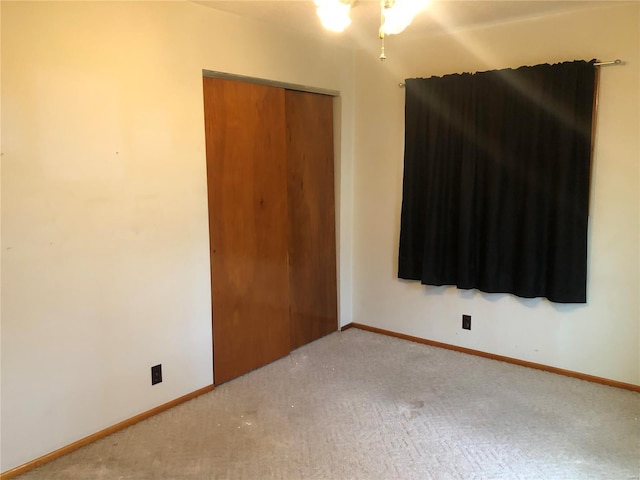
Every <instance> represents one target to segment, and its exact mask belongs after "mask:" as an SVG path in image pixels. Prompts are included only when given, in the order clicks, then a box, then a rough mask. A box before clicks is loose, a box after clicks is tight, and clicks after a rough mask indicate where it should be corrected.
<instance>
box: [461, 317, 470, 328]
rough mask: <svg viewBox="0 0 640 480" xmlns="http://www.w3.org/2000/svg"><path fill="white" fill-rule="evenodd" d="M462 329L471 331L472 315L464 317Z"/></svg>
mask: <svg viewBox="0 0 640 480" xmlns="http://www.w3.org/2000/svg"><path fill="white" fill-rule="evenodd" d="M462 328H464V329H465V330H471V315H462Z"/></svg>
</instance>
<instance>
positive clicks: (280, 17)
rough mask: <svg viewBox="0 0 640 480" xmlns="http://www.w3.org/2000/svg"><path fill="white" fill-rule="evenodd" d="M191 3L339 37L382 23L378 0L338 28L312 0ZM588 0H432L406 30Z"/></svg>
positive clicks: (447, 27) (361, 3)
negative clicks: (327, 25)
mask: <svg viewBox="0 0 640 480" xmlns="http://www.w3.org/2000/svg"><path fill="white" fill-rule="evenodd" d="M195 3H198V4H201V5H205V6H207V7H210V8H215V9H219V10H223V11H226V12H229V13H233V14H237V15H240V16H243V17H248V18H252V19H254V20H258V21H263V22H267V23H270V24H273V25H275V26H277V27H279V28H282V29H286V30H293V31H296V32H297V33H304V34H307V35H312V36H320V35H322V36H325V37H326V36H333V37H335V38H337V39H339V40H340V41H349V40H358V39H361V38H363V36H366V37H368V38H371V36H373V37H374V38H377V33H378V27H379V25H380V3H379V1H378V0H356V1H355V2H354V5H353V7H352V9H351V19H352V24H351V25H350V26H349V27H348V28H347V30H346V31H345V32H343V33H341V34H336V33H333V32H329V31H327V30H324V29H323V28H322V26H321V25H320V22H319V20H318V18H317V16H316V14H315V6H314V3H313V0H295V1H291V0H234V1H228V0H200V1H196V2H195ZM606 3H609V2H607V1H592V0H587V1H583V0H568V1H566V0H565V1H546V0H432V2H431V4H430V5H429V6H428V7H427V8H426V9H425V10H424V11H423V12H421V13H420V14H419V15H418V16H417V17H416V18H415V19H414V21H413V23H412V24H411V26H410V27H409V28H408V29H407V30H406V31H405V32H403V34H402V35H403V36H407V35H420V36H424V35H429V34H437V33H442V32H449V31H452V30H458V29H463V28H470V27H475V26H482V25H493V24H499V23H507V22H513V21H517V20H522V19H526V18H532V17H541V16H547V15H553V14H558V13H561V12H565V11H569V10H576V9H584V8H590V7H596V6H602V5H603V4H606Z"/></svg>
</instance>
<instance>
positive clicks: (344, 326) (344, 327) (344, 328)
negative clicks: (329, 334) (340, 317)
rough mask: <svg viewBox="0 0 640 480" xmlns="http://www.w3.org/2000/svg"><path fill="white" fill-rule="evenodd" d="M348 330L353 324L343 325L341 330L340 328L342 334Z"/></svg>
mask: <svg viewBox="0 0 640 480" xmlns="http://www.w3.org/2000/svg"><path fill="white" fill-rule="evenodd" d="M350 328H353V323H347V324H346V325H343V326H342V328H340V331H341V332H344V331H345V330H349V329H350Z"/></svg>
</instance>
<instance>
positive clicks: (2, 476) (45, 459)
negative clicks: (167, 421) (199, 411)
mask: <svg viewBox="0 0 640 480" xmlns="http://www.w3.org/2000/svg"><path fill="white" fill-rule="evenodd" d="M212 390H213V385H208V386H206V387H203V388H200V389H199V390H196V391H194V392H191V393H188V394H186V395H184V396H182V397H179V398H176V399H175V400H171V401H170V402H167V403H164V404H162V405H159V406H157V407H155V408H152V409H151V410H147V411H146V412H142V413H140V414H138V415H136V416H135V417H131V418H129V419H127V420H123V421H122V422H120V423H116V424H115V425H112V426H110V427H107V428H105V429H104V430H100V431H99V432H96V433H94V434H92V435H89V436H88V437H84V438H82V439H80V440H78V441H77V442H73V443H71V444H69V445H67V446H64V447H62V448H59V449H58V450H54V451H53V452H51V453H47V454H46V455H43V456H42V457H39V458H36V459H35V460H31V461H30V462H27V463H25V464H23V465H20V466H18V467H15V468H12V469H11V470H7V471H6V472H3V473H0V480H9V479H10V478H14V477H16V476H18V475H22V474H23V473H26V472H28V471H29V470H33V469H34V468H37V467H39V466H41V465H44V464H45V463H49V462H51V461H53V460H55V459H56V458H60V457H62V456H64V455H67V454H68V453H71V452H73V451H74V450H78V449H79V448H81V447H84V446H85V445H88V444H90V443H93V442H95V441H96V440H100V439H101V438H104V437H106V436H108V435H111V434H112V433H115V432H117V431H119V430H122V429H124V428H127V427H130V426H131V425H134V424H136V423H138V422H141V421H142V420H146V419H147V418H149V417H153V416H154V415H157V414H158V413H161V412H164V411H165V410H169V409H170V408H172V407H175V406H176V405H180V404H181V403H184V402H186V401H188V400H192V399H194V398H196V397H199V396H200V395H203V394H205V393H208V392H210V391H212Z"/></svg>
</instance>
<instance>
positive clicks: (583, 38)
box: [353, 2, 640, 384]
mask: <svg viewBox="0 0 640 480" xmlns="http://www.w3.org/2000/svg"><path fill="white" fill-rule="evenodd" d="M612 5H613V6H608V7H605V8H590V9H588V10H584V11H582V12H579V13H567V14H563V15H557V16H553V17H548V18H538V19H533V20H529V21H521V22H517V23H512V24H503V25H494V26H492V27H490V28H477V29H473V30H467V31H459V32H453V33H451V34H450V35H441V36H435V37H432V38H420V39H416V38H412V36H411V35H410V33H409V32H407V33H406V35H405V34H402V35H399V36H398V37H390V38H389V39H388V42H387V49H386V50H387V57H388V59H387V60H386V62H384V63H381V62H380V61H379V60H378V59H377V57H378V50H377V48H378V45H377V42H372V48H371V49H370V50H369V51H361V52H359V53H358V55H357V65H356V85H357V86H358V90H357V95H356V112H357V113H356V121H355V125H356V150H355V154H356V160H355V175H354V179H355V180H354V182H355V187H354V188H355V191H354V192H355V193H354V219H355V223H354V232H355V234H354V299H353V305H354V322H359V323H363V324H366V325H370V326H375V327H379V328H383V329H387V330H392V331H395V332H401V333H405V334H409V335H414V336H417V337H421V338H427V339H431V340H435V341H440V342H445V343H449V344H453V345H458V346H463V347H468V348H472V349H477V350H481V351H485V352H491V353H494V354H499V355H505V356H509V357H513V358H518V359H523V360H528V361H532V362H538V363H541V364H545V365H551V366H555V367H559V368H564V369H568V370H573V371H577V372H582V373H586V374H590V375H596V376H600V377H605V378H608V379H613V380H618V381H622V382H628V383H632V384H640V328H639V324H640V308H639V307H640V304H639V302H640V300H639V297H640V295H639V293H640V257H639V252H640V240H639V239H640V227H639V219H640V198H639V193H638V192H639V191H640V167H639V164H640V145H639V138H640V135H639V132H640V120H639V115H640V114H639V112H640V97H639V87H640V75H639V69H638V65H639V63H640V51H639V46H640V39H639V33H638V32H639V31H640V4H638V3H635V2H634V3H633V4H627V5H620V4H616V3H615V2H613V4H612ZM592 58H598V59H604V60H609V59H615V58H621V59H623V60H625V61H626V62H627V64H626V65H625V66H615V67H606V68H602V71H601V84H600V110H599V114H598V125H597V127H598V130H597V136H596V143H595V159H594V164H593V183H592V192H591V217H590V234H589V245H590V246H589V280H588V304H586V305H559V304H553V303H551V302H548V301H546V300H542V299H533V300H526V299H521V298H517V297H515V296H511V295H507V294H484V293H481V292H478V291H474V290H470V291H464V290H457V289H455V288H454V287H427V286H422V285H420V284H419V283H418V282H406V281H400V280H398V279H397V277H396V272H397V251H398V236H399V223H400V206H401V201H402V161H403V159H402V156H403V132H404V129H403V123H404V118H403V115H404V113H403V112H404V110H403V109H404V91H403V90H402V89H400V88H398V82H400V81H403V79H404V78H414V77H428V76H431V75H443V74H447V73H455V72H466V71H469V72H473V71H483V70H489V69H494V68H505V67H518V66H520V65H535V64H539V63H555V62H561V61H566V60H573V59H587V60H590V59H592ZM462 314H470V315H472V330H471V331H466V330H462V329H461V316H462Z"/></svg>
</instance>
